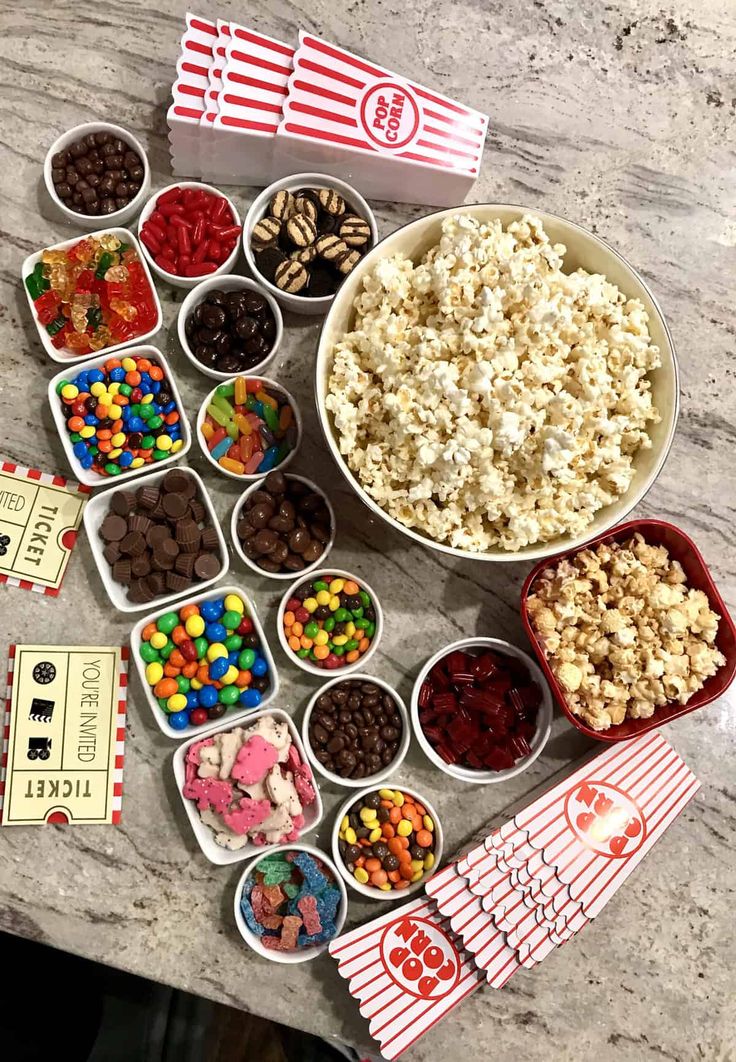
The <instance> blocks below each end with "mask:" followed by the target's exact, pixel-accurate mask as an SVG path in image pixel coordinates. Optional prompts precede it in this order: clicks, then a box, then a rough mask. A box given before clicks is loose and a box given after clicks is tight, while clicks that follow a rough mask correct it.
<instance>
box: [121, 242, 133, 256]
mask: <svg viewBox="0 0 736 1062" xmlns="http://www.w3.org/2000/svg"><path fill="white" fill-rule="evenodd" d="M130 247H131V245H130V244H129V243H126V242H125V241H124V240H123V242H122V243H121V244H120V246H119V247H118V254H119V255H120V257H121V258H122V257H123V255H124V254H125V252H126V251H129V250H130Z"/></svg>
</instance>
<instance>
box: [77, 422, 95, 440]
mask: <svg viewBox="0 0 736 1062" xmlns="http://www.w3.org/2000/svg"><path fill="white" fill-rule="evenodd" d="M79 434H80V435H81V436H82V438H83V439H91V438H92V436H93V435H96V434H97V431H96V430H95V429H94V428H93V427H92V425H91V424H85V425H84V427H83V428H80V429H79Z"/></svg>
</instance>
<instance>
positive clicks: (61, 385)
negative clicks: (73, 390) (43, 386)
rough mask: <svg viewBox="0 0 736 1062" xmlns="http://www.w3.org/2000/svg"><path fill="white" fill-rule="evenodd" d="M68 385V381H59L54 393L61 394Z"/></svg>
mask: <svg viewBox="0 0 736 1062" xmlns="http://www.w3.org/2000/svg"><path fill="white" fill-rule="evenodd" d="M68 383H71V381H70V380H59V382H58V384H57V385H56V393H57V395H60V394H61V392H62V391H63V389H64V388H65V387H66V385H67V384H68Z"/></svg>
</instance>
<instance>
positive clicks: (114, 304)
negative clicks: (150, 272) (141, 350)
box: [110, 299, 138, 360]
mask: <svg viewBox="0 0 736 1062" xmlns="http://www.w3.org/2000/svg"><path fill="white" fill-rule="evenodd" d="M110 309H111V310H112V312H113V313H116V314H118V315H119V316H120V317H122V319H123V320H124V321H128V322H130V321H134V320H135V318H136V317H137V316H138V310H137V308H136V307H135V306H133V304H132V303H130V302H126V301H125V300H124V299H110ZM126 360H129V359H126Z"/></svg>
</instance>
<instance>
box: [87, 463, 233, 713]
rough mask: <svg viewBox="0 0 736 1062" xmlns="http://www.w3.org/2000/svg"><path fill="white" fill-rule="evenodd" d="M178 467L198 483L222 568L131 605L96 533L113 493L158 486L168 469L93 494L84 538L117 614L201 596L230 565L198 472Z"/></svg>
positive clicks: (223, 539)
mask: <svg viewBox="0 0 736 1062" xmlns="http://www.w3.org/2000/svg"><path fill="white" fill-rule="evenodd" d="M180 467H181V470H182V471H183V472H186V473H188V475H190V476H193V477H194V479H195V481H196V483H197V487H198V490H199V497H200V498H201V500H202V504H203V505H204V507H205V509H206V510H207V518H208V520H209V522H210V523H211V524H212V526H213V527H214V529H215V531H216V532H217V541H218V544H219V547H220V548H219V554H220V560H221V562H222V568H221V570H220V571H219V572H218V574H217V575H215V576H214V577H213V578H212V579H205V580H204V581H203V582H201V583H198V584H196V586H194V587H189V589H188V590H182V591H179V592H177V593H173V594H166V595H165V596H164V597H160V598H158V600H156V601H147V602H146V603H145V604H142V605H137V604H133V603H132V602H130V601H128V599H127V597H126V594H125V587H124V586H122V585H121V584H120V583H116V582H115V581H114V580H113V577H112V573H111V571H110V565H109V564H108V563H107V561H106V560H105V558H104V557H103V556H102V552H103V550H104V548H105V547H104V546H103V544H102V540H101V539H100V536H99V534H98V532H99V530H100V527H101V525H102V521H103V520H104V519H105V517H106V516H107V510H108V508H109V505H110V499H111V498H112V496H113V494H115V493H116V491H121V490H128V489H135V490H137V489H138V488H139V487H146V486H154V485H155V484H156V483H158V482H159V480H162V479H163V478H164V476H165V475H166V473H167V472H169V471H170V467H169V468H164V469H163V471H161V472H152V473H150V474H149V475H147V476H141V477H140V478H139V479H138V480H136V482H135V484H134V485H133V486H132V487H131V488H129V487H128V485H127V484H126V483H122V484H121V485H120V486H119V487H117V486H116V487H113V488H112V489H111V490H106V491H102V492H101V493H99V494H96V495H95V496H94V497H93V498H91V499H90V500H89V501H88V502H87V504H86V506H85V507H84V517H83V519H84V529H85V531H86V532H87V538H88V539H89V544H90V548H91V550H92V556H93V557H94V560H95V564H96V565H97V570H98V571H99V573H100V579H102V585H103V586H104V587H105V591H106V593H107V596H108V597H109V598H110V601H111V602H112V604H113V605H114V607H115V608H116V609H118V610H119V611H120V612H141V611H143V609H147V608H151V606H154V605H155V606H156V607H158V608H161V609H163V608H164V605H170V604H171V602H172V601H178V600H179V598H182V597H186V596H187V594H191V593H192V590H195V591H198V592H199V593H201V592H202V591H203V590H206V589H207V587H208V586H212V585H213V584H214V583H216V582H217V580H218V579H220V578H222V576H223V575H224V574H225V572H226V571H227V568H228V564H229V563H230V558H229V556H228V552H227V546H226V545H225V536H224V535H223V533H222V528H221V527H220V521H219V520H218V519H217V513H216V512H215V509H214V506H213V505H212V501H211V499H210V496H209V494H208V493H207V489H206V487H205V485H204V483H203V482H202V477H201V476H200V475H199V474H198V473H197V472H195V471H194V469H193V468H188V467H186V466H180ZM165 611H167V610H165ZM157 707H158V706H157Z"/></svg>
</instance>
